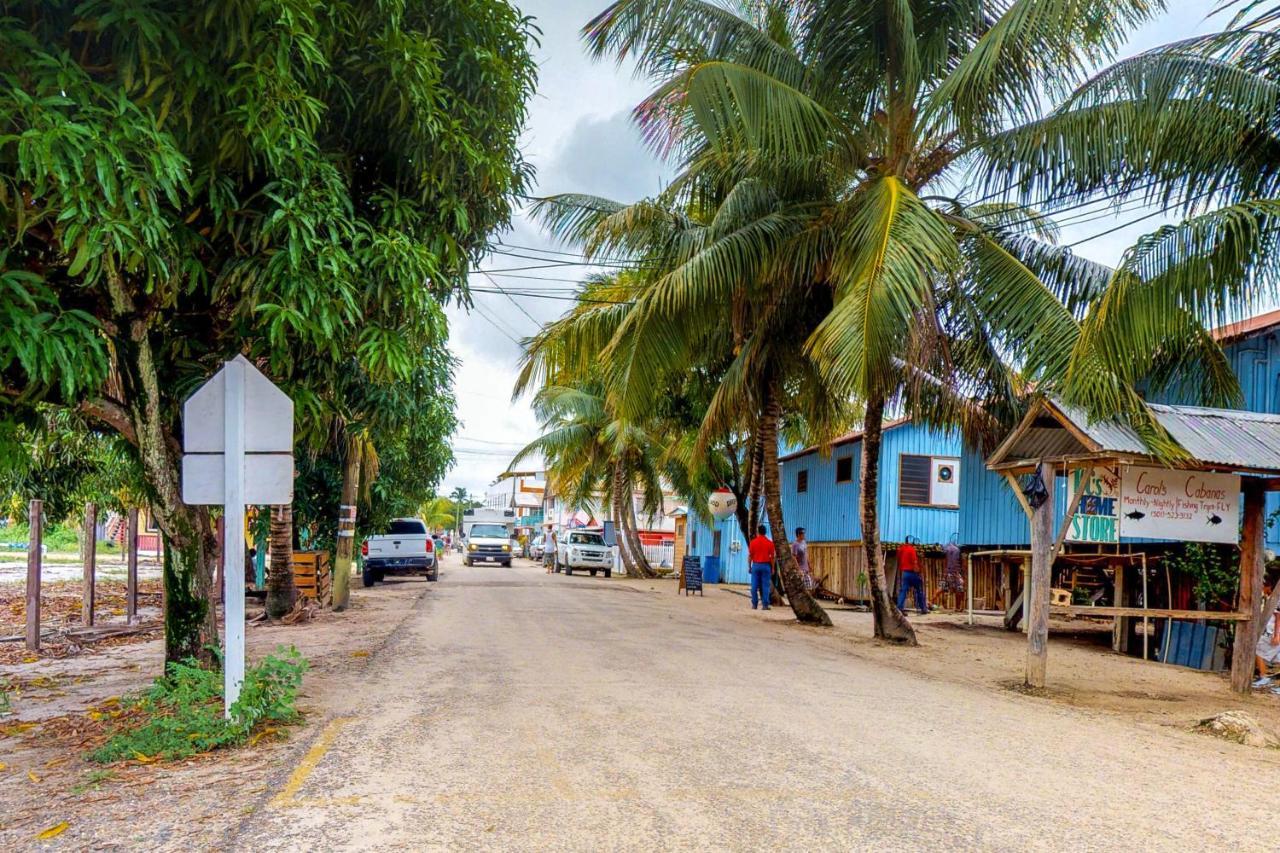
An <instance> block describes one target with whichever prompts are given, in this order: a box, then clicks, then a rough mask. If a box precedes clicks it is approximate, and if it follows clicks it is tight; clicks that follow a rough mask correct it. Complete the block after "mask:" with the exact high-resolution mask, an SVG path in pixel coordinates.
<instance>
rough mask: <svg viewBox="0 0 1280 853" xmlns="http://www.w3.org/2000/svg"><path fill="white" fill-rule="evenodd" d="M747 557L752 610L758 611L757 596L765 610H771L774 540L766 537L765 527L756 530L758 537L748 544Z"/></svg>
mask: <svg viewBox="0 0 1280 853" xmlns="http://www.w3.org/2000/svg"><path fill="white" fill-rule="evenodd" d="M747 557H748V559H749V560H750V561H751V609H752V610H755V609H756V601H757V594H758V595H759V601H760V603H762V604H763V605H764V609H765V610H768V609H769V595H770V594H771V592H772V590H771V589H770V584H769V579H770V577H771V576H772V575H773V540H772V539H770V538H769V537H768V536H766V535H765V526H764V525H763V524H762V525H760V526H759V527H758V528H756V536H755V538H754V539H752V540H751V541H750V542H749V543H747Z"/></svg>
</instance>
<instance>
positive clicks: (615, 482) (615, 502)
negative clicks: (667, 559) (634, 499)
mask: <svg viewBox="0 0 1280 853" xmlns="http://www.w3.org/2000/svg"><path fill="white" fill-rule="evenodd" d="M624 479H625V478H624V477H623V475H622V465H621V464H620V463H615V464H614V466H613V474H612V475H611V476H610V478H609V508H610V510H611V511H612V513H613V528H614V539H615V540H617V543H618V558H619V559H620V560H621V561H622V571H623V572H625V573H626V575H627V577H629V578H637V577H640V573H639V571H638V570H637V568H636V563H635V560H634V559H633V558H632V556H631V543H630V542H629V541H628V540H627V535H626V521H625V519H624V517H623V516H624V513H623V512H622V482H623V480H624Z"/></svg>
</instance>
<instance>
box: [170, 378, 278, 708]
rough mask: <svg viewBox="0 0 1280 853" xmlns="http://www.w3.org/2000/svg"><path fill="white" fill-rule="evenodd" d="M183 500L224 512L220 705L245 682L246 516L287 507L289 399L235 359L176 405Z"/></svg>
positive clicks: (233, 698) (232, 697) (230, 700)
mask: <svg viewBox="0 0 1280 853" xmlns="http://www.w3.org/2000/svg"><path fill="white" fill-rule="evenodd" d="M182 427H183V430H182V449H183V456H182V500H183V501H184V502H186V503H188V504H215V505H221V506H222V507H223V514H224V517H225V530H226V534H225V538H224V540H223V546H222V578H223V584H224V586H223V602H224V605H223V607H224V615H225V617H226V620H225V621H226V624H225V626H224V627H223V638H224V639H223V660H222V669H223V684H224V688H223V694H224V696H223V705H224V709H225V712H226V714H227V715H228V716H230V715H231V706H232V705H233V704H235V701H236V699H238V698H239V697H240V685H241V684H242V683H243V682H244V555H245V551H244V536H245V534H244V513H245V507H246V506H254V505H260V504H268V505H272V506H278V505H282V504H289V503H292V502H293V401H292V400H290V399H289V397H288V395H286V394H285V393H284V392H283V391H281V390H280V389H279V388H277V387H276V386H275V385H273V384H272V383H271V380H270V379H268V378H267V377H265V376H263V375H262V374H261V373H260V372H259V371H258V369H257V368H256V367H254V366H253V365H252V364H250V363H249V360H248V359H247V358H245V357H244V356H242V355H238V356H236V357H235V359H233V360H232V361H228V362H227V363H225V364H224V365H223V366H222V369H221V370H219V371H218V372H217V373H216V374H214V376H213V378H212V379H210V380H209V381H208V382H206V383H205V384H204V385H202V386H200V389H199V390H198V391H196V392H195V393H194V394H192V395H191V397H190V398H188V399H187V402H186V403H185V404H184V405H183V407H182Z"/></svg>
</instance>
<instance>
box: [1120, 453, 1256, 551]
mask: <svg viewBox="0 0 1280 853" xmlns="http://www.w3.org/2000/svg"><path fill="white" fill-rule="evenodd" d="M1120 493H1121V498H1120V532H1121V534H1122V535H1124V536H1126V537H1144V538H1148V539H1176V540H1181V541H1186V542H1222V543H1226V544H1235V542H1236V540H1237V538H1238V536H1239V528H1240V477H1239V475H1237V474H1218V473H1214V472H1210V471H1182V470H1171V469H1168V468H1142V467H1139V466H1136V465H1135V466H1127V467H1125V469H1124V482H1123V485H1122V487H1121V490H1120Z"/></svg>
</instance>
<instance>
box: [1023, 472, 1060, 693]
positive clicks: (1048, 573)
mask: <svg viewBox="0 0 1280 853" xmlns="http://www.w3.org/2000/svg"><path fill="white" fill-rule="evenodd" d="M1038 470H1039V473H1040V478H1041V479H1042V480H1044V487H1045V490H1046V491H1047V492H1048V495H1047V496H1046V499H1045V501H1044V503H1042V504H1041V505H1040V506H1038V507H1035V512H1034V513H1033V514H1032V516H1031V571H1030V572H1029V573H1028V577H1027V588H1026V596H1025V598H1026V600H1027V602H1028V605H1029V606H1028V608H1027V675H1026V682H1025V683H1026V685H1027V686H1028V687H1044V675H1045V665H1046V663H1047V661H1048V655H1049V587H1050V584H1051V581H1052V574H1053V547H1054V535H1053V510H1054V504H1055V501H1054V496H1053V492H1054V485H1055V483H1054V481H1055V479H1056V477H1054V473H1053V466H1052V465H1050V464H1049V463H1047V462H1041V463H1040V466H1039V469H1038Z"/></svg>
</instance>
